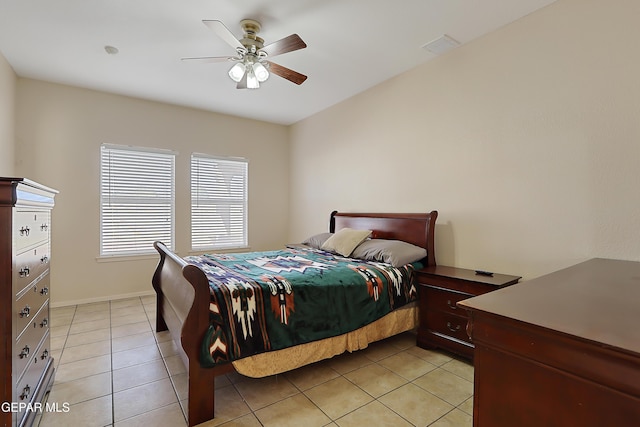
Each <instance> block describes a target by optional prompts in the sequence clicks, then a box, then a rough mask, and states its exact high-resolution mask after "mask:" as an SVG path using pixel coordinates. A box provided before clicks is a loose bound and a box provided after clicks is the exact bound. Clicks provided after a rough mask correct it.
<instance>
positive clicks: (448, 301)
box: [447, 299, 458, 310]
mask: <svg viewBox="0 0 640 427" xmlns="http://www.w3.org/2000/svg"><path fill="white" fill-rule="evenodd" d="M447 305H448V306H449V308H450V309H451V310H457V309H458V307H456V303H454V302H451V300H450V299H448V300H447Z"/></svg>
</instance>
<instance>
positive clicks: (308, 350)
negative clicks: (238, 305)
mask: <svg viewBox="0 0 640 427" xmlns="http://www.w3.org/2000/svg"><path fill="white" fill-rule="evenodd" d="M417 325H418V304H417V302H413V303H410V304H407V305H406V306H404V307H401V308H399V309H397V310H394V311H392V312H391V313H389V314H387V315H385V316H384V317H382V318H381V319H378V320H376V321H375V322H373V323H370V324H368V325H366V326H364V327H362V328H360V329H357V330H355V331H353V332H348V333H346V334H343V335H339V336H337V337H332V338H325V339H322V340H319V341H314V342H310V343H307V344H300V345H297V346H295V347H291V348H285V349H282V350H275V351H270V352H268V353H260V354H256V355H254V356H250V357H246V358H243V359H239V360H236V361H234V362H232V363H233V367H234V368H235V370H236V371H237V372H238V373H239V374H241V375H244V376H247V377H252V378H261V377H267V376H270V375H276V374H280V373H283V372H287V371H291V370H293V369H297V368H300V367H302V366H305V365H309V364H311V363H315V362H319V361H320V360H324V359H329V358H331V357H333V356H337V355H339V354H342V353H344V352H345V351H348V352H353V351H356V350H362V349H365V348H367V347H368V345H369V344H370V343H372V342H375V341H379V340H382V339H385V338H389V337H391V336H393V335H397V334H400V333H402V332H406V331H410V330H412V329H414V328H416V327H417Z"/></svg>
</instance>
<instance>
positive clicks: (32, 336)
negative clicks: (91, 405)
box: [0, 178, 57, 427]
mask: <svg viewBox="0 0 640 427" xmlns="http://www.w3.org/2000/svg"><path fill="white" fill-rule="evenodd" d="M56 193H57V192H56V191H55V190H52V189H50V188H47V187H45V186H42V185H40V184H37V183H35V182H33V181H29V180H27V179H23V178H0V335H1V339H2V346H1V347H0V349H1V352H2V353H1V355H0V403H1V404H2V405H3V407H2V411H0V426H3V427H4V426H7V427H8V426H15V427H19V426H29V425H31V424H32V423H33V420H34V419H35V418H36V416H38V415H39V411H38V406H39V404H40V402H42V399H43V397H44V395H45V393H46V391H47V390H48V389H49V388H50V387H51V383H52V382H53V375H54V369H53V359H52V358H51V357H50V353H49V341H50V339H49V292H50V281H49V263H50V260H51V239H50V236H51V209H52V208H53V204H54V197H55V194H56ZM25 404H27V405H28V404H31V405H30V406H25ZM33 409H35V410H33Z"/></svg>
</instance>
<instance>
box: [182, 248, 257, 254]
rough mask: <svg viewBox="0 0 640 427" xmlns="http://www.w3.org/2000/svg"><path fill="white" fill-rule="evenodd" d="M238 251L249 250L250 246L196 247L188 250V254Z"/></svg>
mask: <svg viewBox="0 0 640 427" xmlns="http://www.w3.org/2000/svg"><path fill="white" fill-rule="evenodd" d="M240 252H251V246H242V247H238V248H222V249H214V248H210V249H198V250H190V251H189V252H188V254H189V255H204V254H232V253H240Z"/></svg>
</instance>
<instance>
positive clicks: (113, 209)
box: [100, 145, 175, 256]
mask: <svg viewBox="0 0 640 427" xmlns="http://www.w3.org/2000/svg"><path fill="white" fill-rule="evenodd" d="M174 170H175V153H174V152H171V151H167V150H159V149H146V148H134V147H125V146H117V145H102V147H101V150H100V256H120V255H140V254H151V253H155V249H154V248H153V242H154V241H156V240H160V241H162V242H163V243H164V244H165V245H167V247H169V248H172V249H173V246H174V203H175V202H174V200H175V187H174V175H175V173H174Z"/></svg>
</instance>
